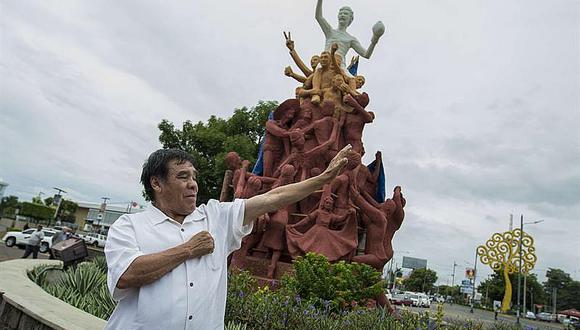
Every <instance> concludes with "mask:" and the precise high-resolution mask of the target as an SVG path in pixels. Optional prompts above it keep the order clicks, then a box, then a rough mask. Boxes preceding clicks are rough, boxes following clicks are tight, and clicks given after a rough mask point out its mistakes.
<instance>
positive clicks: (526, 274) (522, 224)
mask: <svg viewBox="0 0 580 330" xmlns="http://www.w3.org/2000/svg"><path fill="white" fill-rule="evenodd" d="M523 219H524V216H523V215H522V221H523ZM543 221H544V220H536V221H531V222H525V223H524V222H522V223H521V228H520V229H521V231H522V237H523V233H524V225H535V224H537V223H540V222H543ZM521 240H522V238H521V237H520V270H521V262H522V259H521V256H522V251H521ZM520 276H521V274H520ZM527 278H528V273H527V272H526V273H525V274H524V308H523V312H524V313H526V312H527V310H526V290H527V289H526V282H527ZM518 287H519V284H518ZM518 300H519V298H518Z"/></svg>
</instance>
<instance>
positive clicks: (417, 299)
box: [409, 294, 421, 307]
mask: <svg viewBox="0 0 580 330" xmlns="http://www.w3.org/2000/svg"><path fill="white" fill-rule="evenodd" d="M409 298H410V299H411V301H412V302H413V306H415V307H421V297H419V295H418V294H411V295H409Z"/></svg>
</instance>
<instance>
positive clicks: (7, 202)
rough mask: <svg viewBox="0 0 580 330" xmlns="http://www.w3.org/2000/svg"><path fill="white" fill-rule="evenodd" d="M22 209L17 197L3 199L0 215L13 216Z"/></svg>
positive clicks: (0, 204) (0, 205)
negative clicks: (17, 210)
mask: <svg viewBox="0 0 580 330" xmlns="http://www.w3.org/2000/svg"><path fill="white" fill-rule="evenodd" d="M19 208H20V202H19V201H18V197H16V196H6V197H2V200H1V201H0V214H2V215H5V216H13V215H14V214H15V210H16V209H19Z"/></svg>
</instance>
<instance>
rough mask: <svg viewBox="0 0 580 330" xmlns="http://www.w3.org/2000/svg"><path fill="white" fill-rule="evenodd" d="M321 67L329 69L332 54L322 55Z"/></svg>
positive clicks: (325, 53)
mask: <svg viewBox="0 0 580 330" xmlns="http://www.w3.org/2000/svg"><path fill="white" fill-rule="evenodd" d="M320 65H322V66H323V67H325V68H326V67H328V65H330V53H329V52H324V53H322V54H320Z"/></svg>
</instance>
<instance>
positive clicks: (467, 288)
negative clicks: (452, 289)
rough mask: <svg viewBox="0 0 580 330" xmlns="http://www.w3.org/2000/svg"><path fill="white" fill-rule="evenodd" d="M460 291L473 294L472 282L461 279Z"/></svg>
mask: <svg viewBox="0 0 580 330" xmlns="http://www.w3.org/2000/svg"><path fill="white" fill-rule="evenodd" d="M460 292H461V293H467V294H473V283H471V281H470V280H462V281H461V288H460Z"/></svg>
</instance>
